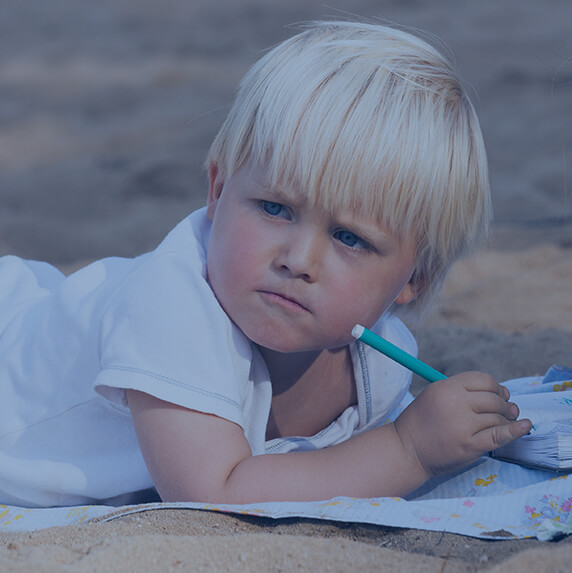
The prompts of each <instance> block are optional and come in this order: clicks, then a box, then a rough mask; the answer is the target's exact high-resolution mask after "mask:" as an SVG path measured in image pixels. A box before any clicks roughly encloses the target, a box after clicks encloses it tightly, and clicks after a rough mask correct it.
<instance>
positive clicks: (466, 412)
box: [395, 372, 532, 475]
mask: <svg viewBox="0 0 572 573" xmlns="http://www.w3.org/2000/svg"><path fill="white" fill-rule="evenodd" d="M509 397H510V394H509V391H508V390H507V389H506V388H505V387H504V386H501V385H500V384H498V383H497V382H495V381H494V380H493V379H492V378H491V377H490V376H488V375H487V374H483V373H479V372H465V373H463V374H458V375H456V376H452V377H450V378H447V379H446V380H440V381H438V382H434V383H432V384H431V385H430V386H428V387H427V388H426V389H425V390H424V391H423V392H422V393H421V394H420V395H419V396H418V397H417V398H416V399H415V400H414V401H413V403H412V404H411V405H410V406H409V407H408V408H407V409H406V410H405V411H404V412H403V413H402V414H401V416H399V418H398V419H397V420H396V421H395V427H396V430H397V432H398V434H399V437H400V439H401V441H402V443H403V446H404V448H405V450H406V451H408V453H409V454H410V455H411V456H413V457H417V459H418V460H419V463H420V464H421V465H422V467H423V468H424V469H425V470H426V471H427V473H428V474H429V475H438V474H443V473H449V472H452V471H455V470H458V469H461V468H463V467H465V466H468V465H470V464H471V463H472V462H474V461H476V460H477V459H478V458H479V457H480V456H481V455H482V454H484V453H486V452H488V451H490V450H494V449H496V448H499V447H500V446H504V445H506V444H508V443H509V442H511V441H513V440H515V439H517V438H520V437H522V436H524V435H526V434H528V433H529V432H530V429H531V427H532V424H531V422H530V421H529V420H519V421H516V420H517V418H518V415H519V411H518V407H517V406H516V404H513V403H511V402H509V401H508V399H509Z"/></svg>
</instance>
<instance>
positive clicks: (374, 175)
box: [207, 22, 491, 311]
mask: <svg viewBox="0 0 572 573" xmlns="http://www.w3.org/2000/svg"><path fill="white" fill-rule="evenodd" d="M247 161H250V162H252V163H254V164H260V165H264V166H265V167H266V168H267V169H268V176H269V178H270V181H269V183H270V184H278V183H285V182H293V183H295V184H296V185H297V186H298V187H299V188H300V189H303V190H304V192H305V193H306V194H307V197H308V199H309V200H310V201H311V202H319V203H320V204H323V205H325V206H327V207H335V208H338V209H340V208H341V209H349V210H352V211H355V212H357V213H367V214H372V213H374V214H376V216H377V217H378V219H379V222H380V224H381V225H383V226H385V227H388V228H389V229H391V230H392V231H393V232H395V233H397V234H398V235H400V236H411V235H413V236H414V237H415V239H416V241H417V245H418V252H417V261H416V270H415V273H414V276H413V286H414V287H415V288H416V290H417V291H418V292H419V293H420V294H419V296H418V297H417V298H416V300H415V301H413V302H412V303H410V305H407V306H410V307H413V308H412V310H415V311H420V310H421V309H423V308H424V307H425V306H426V305H427V302H428V300H429V299H430V298H431V296H432V294H434V293H435V292H436V291H437V290H438V288H439V286H440V284H441V282H442V279H443V278H444V275H445V273H446V272H447V270H448V268H449V267H450V265H451V264H452V262H453V261H454V260H455V259H457V258H458V257H459V256H461V255H464V254H466V253H467V252H468V251H470V250H471V249H472V248H474V246H476V245H478V244H480V243H481V242H482V240H483V239H484V238H485V237H486V235H487V233H488V228H489V224H490V219H491V205H490V194H489V184H488V171H487V160H486V153H485V149H484V144H483V140H482V134H481V131H480V127H479V123H478V120H477V116H476V113H475V110H474V108H473V105H472V104H471V102H470V100H469V98H468V96H467V94H466V93H465V91H464V90H463V88H462V87H461V83H460V81H459V78H458V76H457V74H456V72H455V69H454V66H453V64H452V61H451V59H450V58H449V57H447V56H445V55H443V54H441V53H440V52H439V51H438V50H437V49H436V48H435V47H433V46H432V45H430V44H429V43H427V42H426V41H424V40H422V39H421V38H419V37H417V36H415V35H413V34H411V33H408V32H405V31H403V30H399V29H395V28H391V27H387V26H382V25H376V24H364V23H353V22H318V23H314V24H313V25H311V26H310V27H309V28H308V29H306V30H304V31H302V32H301V33H300V34H298V35H296V36H294V37H292V38H290V39H289V40H286V41H285V42H283V43H281V44H279V45H278V46H277V47H275V48H274V49H272V50H271V51H270V52H268V53H267V54H266V55H265V56H263V57H262V58H261V59H260V60H259V61H258V62H257V63H256V64H255V65H254V66H253V67H252V68H251V69H250V71H249V72H248V73H247V75H246V76H245V77H244V79H243V81H242V82H241V84H240V89H239V91H238V94H237V97H236V100H235V102H234V105H233V107H232V109H231V111H230V113H229V115H228V117H227V119H226V121H225V122H224V124H223V126H222V128H221V129H220V131H219V133H218V135H217V137H216V138H215V140H214V142H213V144H212V147H211V149H210V152H209V155H208V158H207V162H208V163H211V162H214V163H216V164H217V167H218V169H219V172H220V173H221V174H222V175H223V177H225V178H227V177H229V176H231V175H232V174H233V173H234V172H236V171H237V170H238V169H239V168H240V167H242V166H243V165H244V164H245V163H246V162H247Z"/></svg>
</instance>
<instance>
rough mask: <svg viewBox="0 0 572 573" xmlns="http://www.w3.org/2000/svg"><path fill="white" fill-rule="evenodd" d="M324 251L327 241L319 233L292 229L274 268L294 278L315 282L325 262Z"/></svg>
mask: <svg viewBox="0 0 572 573" xmlns="http://www.w3.org/2000/svg"><path fill="white" fill-rule="evenodd" d="M324 249H325V239H324V238H322V237H321V236H319V234H318V233H316V232H310V231H302V230H300V229H299V228H298V229H296V228H295V229H291V232H290V233H288V234H287V236H286V237H284V239H283V242H282V244H281V245H280V246H279V249H278V253H277V255H276V257H275V259H274V266H275V268H277V269H278V270H279V271H281V272H287V273H289V274H290V275H291V276H293V277H297V278H301V279H303V280H305V281H306V282H314V281H316V280H317V278H318V276H319V271H320V267H321V265H322V262H323V260H324V256H325V252H324Z"/></svg>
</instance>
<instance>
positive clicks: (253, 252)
mask: <svg viewBox="0 0 572 573" xmlns="http://www.w3.org/2000/svg"><path fill="white" fill-rule="evenodd" d="M257 244H259V241H258V240H257V238H256V236H255V234H254V233H253V231H252V228H251V227H250V228H249V226H248V225H242V226H241V225H239V224H237V223H236V222H229V225H227V226H226V227H225V228H224V229H223V230H219V229H217V228H216V227H213V234H212V235H211V240H210V243H209V247H208V255H207V269H208V276H209V280H210V282H211V286H212V288H213V290H214V291H215V293H216V294H217V295H218V294H219V292H222V291H226V290H228V291H230V292H232V290H233V289H235V288H240V285H241V284H242V283H243V282H244V281H245V280H246V279H248V277H249V276H252V273H253V272H254V271H255V267H256V264H255V262H256V257H257V249H256V245H257Z"/></svg>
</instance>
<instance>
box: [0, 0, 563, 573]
mask: <svg viewBox="0 0 572 573" xmlns="http://www.w3.org/2000/svg"><path fill="white" fill-rule="evenodd" d="M350 15H353V16H356V17H362V18H368V19H371V18H382V19H385V20H389V21H395V22H397V23H399V24H404V25H408V26H413V27H418V28H421V29H423V30H426V31H428V32H430V33H432V34H436V35H437V36H439V37H440V38H441V39H442V40H443V41H444V42H445V43H446V44H447V45H448V46H449V47H450V48H451V49H452V51H453V52H454V53H455V55H456V58H457V62H458V66H459V69H460V71H461V74H462V75H463V77H464V78H465V80H466V82H467V85H468V86H470V89H471V90H472V91H474V92H475V93H476V94H477V96H476V98H475V101H476V105H477V108H478V111H479V115H480V117H481V122H482V127H483V130H484V133H485V139H486V141H487V147H488V151H489V157H490V168H491V183H492V187H493V193H494V206H495V213H496V222H495V227H494V234H493V237H492V240H491V243H490V245H489V247H488V248H487V249H486V250H485V251H484V252H483V253H480V254H479V255H478V256H475V257H473V258H471V259H468V260H466V261H462V262H459V263H458V264H457V265H456V266H455V268H454V269H453V271H452V273H451V276H450V278H449V280H448V281H447V283H446V284H445V287H444V291H443V296H442V297H441V298H440V300H439V303H438V305H437V307H436V309H435V311H434V312H433V313H432V314H431V315H430V316H429V317H428V318H427V320H426V321H425V323H423V324H422V325H421V326H419V327H417V328H416V334H417V335H418V339H419V343H420V353H421V357H422V358H424V359H425V360H426V361H428V362H430V363H431V364H432V365H434V366H435V367H436V368H438V369H441V370H443V371H444V372H445V373H446V374H451V373H454V372H458V371H461V370H465V369H473V368H478V369H481V370H485V371H488V372H490V373H492V374H493V375H495V376H497V377H498V378H500V379H506V378H511V377H516V376H520V375H528V374H536V373H542V372H544V371H545V370H546V369H547V368H548V367H549V366H550V365H551V364H552V363H556V362H560V363H564V364H572V294H571V292H570V291H571V288H570V287H571V284H572V191H571V189H572V180H571V179H570V165H571V156H572V25H571V24H570V22H572V5H571V4H570V3H569V1H568V0H546V1H544V2H537V1H536V0H503V2H497V1H495V0H480V1H479V2H469V1H465V0H461V1H458V2H451V1H449V0H435V1H427V2H419V1H416V0H407V1H403V0H385V1H384V0H381V1H379V0H378V1H373V0H371V1H368V0H330V1H329V2H328V3H327V4H324V3H322V2H314V1H310V0H289V1H288V2H281V1H279V0H243V1H240V2H239V1H234V2H233V1H232V0H217V1H216V2H206V1H199V0H196V1H191V0H186V1H185V0H147V1H145V2H141V1H140V0H137V1H136V0H99V1H98V2H91V1H90V0H51V2H49V3H43V2H37V1H35V0H3V2H2V9H1V14H0V204H1V205H2V209H0V254H5V253H13V254H18V255H21V256H25V257H30V258H37V259H45V260H49V261H51V262H53V263H55V264H58V265H60V266H62V267H63V268H65V269H72V268H75V267H77V266H79V265H81V264H83V263H85V262H87V261H89V260H92V259H94V258H97V257H102V256H107V255H124V256H131V255H135V254H138V253H141V252H144V251H145V250H148V249H150V248H153V246H154V245H156V244H157V242H158V241H159V240H160V239H161V238H162V237H163V236H164V234H165V233H166V232H167V231H168V230H169V229H170V228H171V227H172V226H173V225H174V224H175V223H176V222H177V221H178V220H180V219H181V218H183V217H184V216H185V215H186V214H187V213H188V212H189V211H190V210H192V209H194V208H196V207H198V206H200V205H202V204H203V202H204V196H205V173H204V171H203V170H202V163H203V160H204V157H205V154H206V150H207V147H208V144H209V142H210V141H211V139H212V137H213V135H214V133H215V132H216V130H217V128H218V126H219V125H220V123H221V121H222V119H223V117H224V114H225V111H226V110H227V109H228V105H229V103H230V101H231V99H232V95H233V91H234V89H235V86H236V82H237V81H238V79H239V78H240V77H241V76H242V74H243V73H244V72H245V70H246V69H247V67H248V65H250V64H251V63H252V62H254V61H255V60H256V59H257V58H258V57H259V56H260V55H261V54H262V52H263V50H264V49H265V48H266V47H268V46H270V45H272V44H274V43H276V42H277V41H280V40H281V39H283V38H285V37H286V36H288V35H290V34H291V29H289V25H291V24H294V23H297V22H301V21H307V20H311V19H315V18H324V17H336V18H344V17H348V16H350ZM421 386H422V383H421V382H420V381H419V380H416V381H415V388H416V389H419V388H420V387H421ZM571 560H572V538H565V539H563V540H560V541H558V542H553V543H544V544H543V543H540V542H538V541H535V540H519V541H482V540H477V539H472V538H468V537H463V536H458V535H453V534H440V533H432V532H423V531H417V530H405V529H393V528H386V527H374V526H365V525H364V526H361V525H346V524H335V523H329V522H325V523H324V522H318V521H312V520H297V519H289V520H282V521H279V522H273V521H269V520H264V519H255V518H244V517H233V516H226V515H219V514H211V513H205V512H193V511H187V510H184V511H183V510H179V511H172V510H165V511H153V512H148V513H145V514H140V515H136V516H130V517H126V518H121V519H118V520H115V521H112V522H110V523H105V524H103V523H91V524H85V525H82V526H75V527H71V528H51V529H48V530H45V531H39V532H35V533H29V534H28V533H24V534H2V535H1V536H0V570H1V571H14V572H20V571H26V572H27V571H30V570H35V571H38V572H44V571H45V572H52V571H78V572H79V571H102V570H110V571H111V570H113V571H185V570H197V571H199V570H204V571H214V570H217V571H231V570H232V571H253V570H263V571H266V570H267V571H294V570H296V571H298V570H318V571H322V570H323V571H330V570H331V571H353V570H361V571H379V570H384V571H385V570H387V571H475V570H486V571H517V570H518V571H568V570H569V569H570V561H571Z"/></svg>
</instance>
